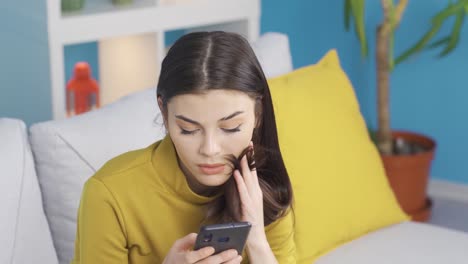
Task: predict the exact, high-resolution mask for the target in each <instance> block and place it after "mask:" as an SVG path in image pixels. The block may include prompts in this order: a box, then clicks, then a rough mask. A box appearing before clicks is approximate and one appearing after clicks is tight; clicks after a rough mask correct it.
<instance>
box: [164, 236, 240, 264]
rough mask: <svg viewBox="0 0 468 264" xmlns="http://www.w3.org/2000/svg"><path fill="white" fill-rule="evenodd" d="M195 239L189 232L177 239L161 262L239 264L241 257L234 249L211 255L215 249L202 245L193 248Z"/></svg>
mask: <svg viewBox="0 0 468 264" xmlns="http://www.w3.org/2000/svg"><path fill="white" fill-rule="evenodd" d="M196 239H197V234H195V233H191V234H188V235H187V236H185V237H183V238H181V239H178V240H177V241H176V242H175V243H174V245H172V247H171V249H170V250H169V253H168V254H167V256H166V258H165V259H164V261H163V264H193V263H197V264H219V263H229V264H239V263H241V261H242V257H241V256H239V255H238V253H237V251H236V250H234V249H230V250H226V251H223V252H221V253H219V254H216V255H213V253H214V252H215V249H214V248H212V247H204V248H201V249H199V250H193V251H192V248H193V246H194V245H195V241H196Z"/></svg>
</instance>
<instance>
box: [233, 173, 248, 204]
mask: <svg viewBox="0 0 468 264" xmlns="http://www.w3.org/2000/svg"><path fill="white" fill-rule="evenodd" d="M234 179H235V180H236V184H237V190H238V191H239V197H240V200H241V204H243V205H245V204H249V203H250V196H249V191H248V190H247V186H246V185H245V182H244V178H242V176H241V174H240V172H239V171H238V170H235V171H234Z"/></svg>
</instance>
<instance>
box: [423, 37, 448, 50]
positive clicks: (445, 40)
mask: <svg viewBox="0 0 468 264" xmlns="http://www.w3.org/2000/svg"><path fill="white" fill-rule="evenodd" d="M449 40H450V36H447V37H445V38H442V39H440V40H438V41H435V42H433V43H431V44H430V45H429V46H428V48H429V49H434V48H437V47H439V46H442V45H445V44H447V42H448V41H449Z"/></svg>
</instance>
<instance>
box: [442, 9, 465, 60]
mask: <svg viewBox="0 0 468 264" xmlns="http://www.w3.org/2000/svg"><path fill="white" fill-rule="evenodd" d="M464 20H465V13H463V12H459V13H458V15H457V17H456V19H455V23H454V25H453V29H452V34H451V35H450V40H449V41H448V43H447V46H445V49H444V50H443V51H442V52H441V53H440V54H439V57H444V56H445V55H447V54H449V53H450V52H451V51H452V50H453V49H455V47H456V46H457V44H458V41H459V40H460V31H461V28H462V26H463V22H464Z"/></svg>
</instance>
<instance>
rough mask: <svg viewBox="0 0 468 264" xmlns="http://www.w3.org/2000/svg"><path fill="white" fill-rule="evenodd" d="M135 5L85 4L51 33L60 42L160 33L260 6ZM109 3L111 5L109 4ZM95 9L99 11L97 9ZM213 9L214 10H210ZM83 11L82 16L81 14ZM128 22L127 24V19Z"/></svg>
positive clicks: (223, 0)
mask: <svg viewBox="0 0 468 264" xmlns="http://www.w3.org/2000/svg"><path fill="white" fill-rule="evenodd" d="M136 1H137V2H138V5H137V6H139V7H143V6H146V7H145V8H136V7H135V8H130V7H127V8H120V9H119V12H104V11H102V10H109V9H106V8H109V5H108V6H107V7H104V6H102V4H101V6H97V7H94V9H92V8H93V7H92V6H91V7H88V8H89V10H88V11H87V12H84V11H83V12H82V13H81V15H78V14H74V15H71V14H70V15H67V16H62V17H61V19H59V20H58V24H57V25H56V27H55V30H56V32H55V34H54V35H55V36H57V37H59V38H60V42H61V43H62V44H74V43H79V42H87V41H94V40H99V39H103V38H109V37H116V36H126V35H132V34H141V33H148V32H161V31H169V30H174V29H180V28H186V27H188V26H189V27H194V26H197V25H200V26H201V25H207V24H218V23H226V22H228V21H238V20H244V19H246V18H248V17H259V16H260V10H259V9H260V8H259V7H258V8H252V2H251V0H236V1H230V0H229V1H227V0H196V1H192V2H188V3H184V4H177V5H161V6H157V5H155V4H151V3H152V2H154V0H136ZM110 5H112V4H110ZM96 10H101V11H99V12H97V11H96ZM213 10H216V12H215V13H213ZM84 14H85V15H84ZM129 21H131V23H130V22H129Z"/></svg>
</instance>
